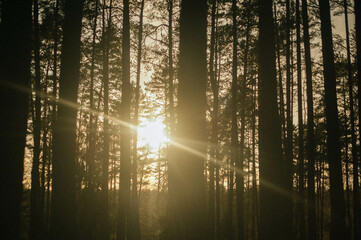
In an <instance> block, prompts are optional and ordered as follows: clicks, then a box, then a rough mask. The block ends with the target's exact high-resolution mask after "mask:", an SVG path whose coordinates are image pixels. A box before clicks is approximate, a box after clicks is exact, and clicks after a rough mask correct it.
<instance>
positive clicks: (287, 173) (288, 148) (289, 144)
mask: <svg viewBox="0 0 361 240" xmlns="http://www.w3.org/2000/svg"><path fill="white" fill-rule="evenodd" d="M290 12H291V10H290V0H286V98H287V104H286V110H287V111H286V121H287V129H286V132H287V137H286V141H285V144H286V145H285V164H284V177H285V179H284V185H285V187H286V188H287V191H288V192H289V194H291V195H292V192H293V115H292V110H293V102H292V99H293V90H291V88H292V89H293V84H291V82H293V77H292V76H291V66H292V65H291V59H293V57H292V56H293V54H292V53H291V47H292V46H291V28H292V23H291V17H290V15H291V13H290ZM292 209H293V207H292V198H288V199H286V201H285V206H284V212H285V215H284V217H285V220H284V222H285V223H286V224H287V227H286V232H285V236H287V238H288V239H292V232H293V231H292V230H293V224H292V223H293V218H292Z"/></svg>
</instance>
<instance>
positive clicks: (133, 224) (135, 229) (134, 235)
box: [128, 0, 144, 240]
mask: <svg viewBox="0 0 361 240" xmlns="http://www.w3.org/2000/svg"><path fill="white" fill-rule="evenodd" d="M143 10H144V0H142V1H141V3H140V14H139V29H138V53H137V79H136V87H135V109H134V126H135V127H137V126H138V123H139V119H138V118H139V116H138V115H139V95H140V93H139V91H140V74H141V70H140V67H141V61H142V40H143ZM137 170H138V135H137V131H136V130H135V131H133V166H132V207H131V214H130V224H128V230H129V239H134V240H139V239H140V226H139V202H138V194H137V190H138V173H137Z"/></svg>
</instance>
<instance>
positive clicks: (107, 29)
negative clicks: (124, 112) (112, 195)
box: [101, 0, 112, 239]
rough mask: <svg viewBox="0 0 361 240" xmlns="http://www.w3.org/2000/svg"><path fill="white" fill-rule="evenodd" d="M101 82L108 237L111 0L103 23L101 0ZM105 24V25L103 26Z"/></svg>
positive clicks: (104, 224)
mask: <svg viewBox="0 0 361 240" xmlns="http://www.w3.org/2000/svg"><path fill="white" fill-rule="evenodd" d="M103 4H104V6H103V7H104V9H103V17H102V18H103V84H104V116H106V117H105V118H104V122H103V125H104V147H103V154H102V157H103V159H102V180H101V186H102V192H101V202H102V215H103V216H102V222H101V228H102V229H101V235H102V238H103V239H108V238H109V219H108V218H109V216H108V215H109V213H108V212H109V206H108V205H109V203H108V201H109V197H108V195H109V142H110V132H109V128H110V127H109V118H108V116H109V46H110V42H111V39H110V38H111V24H112V0H110V3H109V16H108V21H107V23H106V24H105V7H106V3H105V0H103ZM105 25H106V26H105Z"/></svg>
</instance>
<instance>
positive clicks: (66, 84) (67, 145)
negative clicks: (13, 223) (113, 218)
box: [50, 0, 83, 240]
mask: <svg viewBox="0 0 361 240" xmlns="http://www.w3.org/2000/svg"><path fill="white" fill-rule="evenodd" d="M82 8H83V1H82V0H67V1H65V18H64V38H63V46H62V56H61V71H60V82H59V83H60V85H59V86H60V88H59V97H60V99H63V100H66V101H70V102H72V103H76V102H77V91H78V84H79V67H80V35H81V19H82ZM76 116H77V109H74V108H72V107H69V106H66V105H61V104H60V105H59V107H58V115H57V120H56V123H55V129H54V152H53V154H54V159H53V186H52V214H51V229H50V230H51V233H50V239H59V240H60V239H73V238H76V231H75V223H76V182H75V163H76V143H75V141H76ZM64 129H69V130H67V131H64Z"/></svg>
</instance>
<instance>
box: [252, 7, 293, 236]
mask: <svg viewBox="0 0 361 240" xmlns="http://www.w3.org/2000/svg"><path fill="white" fill-rule="evenodd" d="M258 3H259V5H258V6H259V47H260V49H259V53H260V55H259V81H260V82H259V91H260V92H259V169H260V228H259V229H260V232H259V239H260V240H263V239H289V238H287V237H285V236H287V235H285V234H286V231H287V230H288V229H287V228H288V223H286V222H285V216H284V214H285V211H284V208H285V206H284V203H285V198H287V197H289V192H288V189H285V187H283V185H284V184H283V181H284V177H283V176H284V174H283V172H282V170H281V169H283V166H284V164H283V157H282V140H281V124H280V121H279V115H278V106H277V73H276V61H275V60H276V57H275V42H274V41H275V39H274V20H273V16H272V15H273V13H272V1H268V0H260V1H259V2H258ZM288 231H289V230H288Z"/></svg>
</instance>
